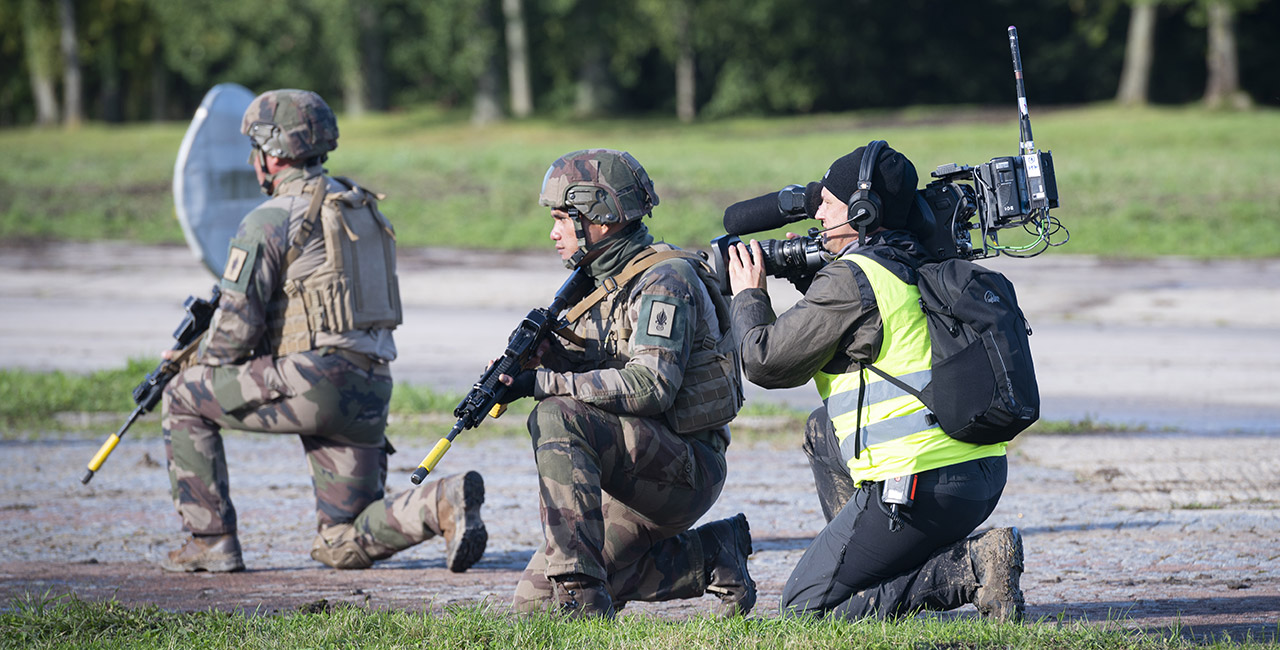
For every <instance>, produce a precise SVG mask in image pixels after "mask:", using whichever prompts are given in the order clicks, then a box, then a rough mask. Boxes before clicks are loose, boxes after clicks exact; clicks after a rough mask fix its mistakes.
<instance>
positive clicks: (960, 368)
mask: <svg viewBox="0 0 1280 650" xmlns="http://www.w3.org/2000/svg"><path fill="white" fill-rule="evenodd" d="M917 273H918V275H919V280H918V282H917V285H916V286H917V287H919V289H920V306H921V307H922V308H923V309H924V313H925V317H926V319H927V321H928V323H929V341H930V344H931V345H932V347H933V354H932V362H933V379H932V381H930V383H929V385H927V386H925V387H924V390H921V391H917V390H915V389H913V388H911V387H910V386H908V385H907V384H905V383H903V382H901V381H899V380H898V379H897V378H895V377H892V376H890V375H888V374H887V373H885V372H883V371H881V370H880V369H879V368H876V367H875V366H873V365H871V364H865V365H866V367H867V368H868V369H870V370H871V371H872V372H875V373H876V374H878V375H880V376H881V377H883V378H884V379H886V380H888V381H890V382H892V383H893V384H894V385H895V386H897V387H898V388H901V389H902V390H905V391H907V392H909V393H911V394H912V395H915V396H916V397H918V398H919V399H920V401H921V402H924V404H925V406H927V407H928V408H929V410H930V411H932V412H933V414H934V417H936V418H937V420H938V425H939V426H941V427H942V430H943V431H944V432H946V434H947V435H949V436H951V437H952V438H955V439H956V440H960V441H962V442H969V443H973V444H979V445H987V444H993V443H997V442H1007V441H1009V440H1012V439H1013V437H1014V436H1016V435H1018V434H1019V433H1021V432H1022V431H1023V430H1024V429H1026V428H1027V427H1029V426H1031V424H1032V423H1034V422H1035V421H1036V420H1038V419H1039V418H1040V389H1039V388H1038V387H1037V386H1036V371H1035V368H1034V367H1033V366H1032V363H1031V346H1030V342H1029V341H1028V340H1027V337H1028V336H1030V335H1031V328H1030V327H1029V326H1028V325H1027V320H1026V318H1025V317H1024V316H1023V315H1022V310H1021V309H1019V308H1018V298H1017V296H1016V295H1015V294H1014V290H1013V283H1012V282H1010V281H1009V279H1008V278H1006V277H1005V276H1004V275H1003V274H1001V273H998V272H996V271H992V270H991V269H988V268H985V267H982V266H979V265H977V264H975V263H973V262H970V261H968V260H962V259H948V260H943V261H941V262H930V263H927V264H923V265H921V266H920V267H919V268H918V269H917Z"/></svg>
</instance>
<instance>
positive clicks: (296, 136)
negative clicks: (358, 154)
mask: <svg viewBox="0 0 1280 650" xmlns="http://www.w3.org/2000/svg"><path fill="white" fill-rule="evenodd" d="M240 132H241V133H243V134H245V135H247V136H249V139H250V140H252V141H253V146H254V147H255V148H257V149H261V150H262V151H263V152H265V153H266V154H267V155H271V156H275V157H277V158H288V159H291V160H310V159H311V158H315V157H317V156H319V157H321V160H323V159H324V157H325V156H326V154H328V153H329V152H330V151H333V150H334V149H337V148H338V120H337V118H335V117H334V115H333V110H331V109H330V108H329V105H328V104H326V103H325V102H324V100H323V99H321V98H320V95H317V94H315V93H313V92H311V91H309V90H295V89H292V88H286V89H282V90H269V91H267V92H265V93H262V94H261V95H258V96H257V97H255V98H254V100H253V102H252V103H251V104H249V108H248V109H246V110H245V112H244V119H243V120H241V122H240Z"/></svg>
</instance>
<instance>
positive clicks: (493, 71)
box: [471, 55, 502, 124]
mask: <svg viewBox="0 0 1280 650" xmlns="http://www.w3.org/2000/svg"><path fill="white" fill-rule="evenodd" d="M498 77H499V73H498V61H497V57H496V55H491V56H489V57H487V58H486V60H485V65H484V70H483V71H481V73H480V76H479V77H478V78H477V79H476V96H475V102H474V104H473V105H472V107H471V123H472V124H490V123H493V122H497V121H498V120H500V119H502V104H501V102H499V101H498V85H499V81H498Z"/></svg>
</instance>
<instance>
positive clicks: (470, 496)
mask: <svg viewBox="0 0 1280 650" xmlns="http://www.w3.org/2000/svg"><path fill="white" fill-rule="evenodd" d="M483 503H484V479H483V478H481V477H480V474H479V473H478V472H467V473H466V474H463V475H461V476H451V477H449V478H446V479H441V481H440V485H439V487H438V488H437V492H436V517H437V520H438V521H439V522H440V534H441V535H443V536H444V555H445V560H444V562H445V566H446V567H448V568H449V570H450V571H453V572H454V573H462V572H463V571H466V570H467V569H469V568H471V565H473V564H475V563H476V562H479V561H480V556H482V555H484V548H485V546H486V545H487V544H488V543H489V531H487V530H485V527H484V522H483V521H481V520H480V505H481V504H483Z"/></svg>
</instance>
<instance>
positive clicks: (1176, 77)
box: [0, 0, 1280, 127]
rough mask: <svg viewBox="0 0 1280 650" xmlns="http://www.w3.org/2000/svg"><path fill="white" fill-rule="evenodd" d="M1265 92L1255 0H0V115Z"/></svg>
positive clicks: (1214, 99)
mask: <svg viewBox="0 0 1280 650" xmlns="http://www.w3.org/2000/svg"><path fill="white" fill-rule="evenodd" d="M1008 25H1016V26H1017V27H1018V31H1019V35H1020V37H1021V41H1022V43H1021V45H1022V47H1021V51H1022V58H1023V66H1024V70H1025V77H1026V80H1027V90H1028V95H1029V96H1030V101H1031V102H1032V104H1033V105H1038V104H1075V103H1086V102H1096V101H1107V100H1116V101H1118V102H1119V103H1121V104H1125V105H1131V104H1144V103H1148V102H1157V103H1188V102H1194V101H1204V102H1206V103H1207V104H1209V105H1211V106H1222V107H1235V108H1239V107H1246V106H1249V105H1251V104H1253V103H1262V104H1271V105H1280V66H1276V65H1275V63H1276V51H1277V50H1276V42H1277V37H1280V2H1277V1H1276V0H1043V1H1041V2H1021V1H1019V0H985V1H983V0H979V1H977V2H970V3H959V2H950V3H947V2H938V1H936V0H896V1H894V2H884V1H877V0H811V1H810V2H806V3H794V2H789V1H786V0H626V1H623V2H613V3H601V2H591V1H589V0H260V1H258V2H239V1H234V2H227V1H225V0H0V70H3V71H4V72H3V78H0V125H15V124H31V123H35V124H42V125H51V124H56V123H62V124H65V125H68V126H71V127H74V126H76V125H77V124H79V123H80V122H81V121H82V120H86V119H91V120H97V121H104V122H125V121H141V120H168V119H185V118H187V117H189V116H190V114H191V112H192V111H193V110H194V108H195V106H196V105H198V104H199V101H200V99H201V97H202V96H203V95H204V93H205V92H206V91H207V90H208V89H209V88H210V87H211V86H213V85H214V84H217V83H221V82H226V81H232V82H236V83H240V84H242V85H245V86H247V87H248V88H250V89H251V90H254V91H262V90H266V89H268V88H278V87H298V88H307V89H312V90H315V91H317V92H319V93H320V94H321V95H323V96H324V97H325V98H326V99H328V100H329V102H330V103H331V104H332V105H333V106H334V107H335V108H336V109H338V110H339V111H342V112H344V113H346V114H348V115H358V114H361V113H365V112H370V111H386V110H395V109H402V108H406V107H411V106H415V105H421V104H432V105H437V106H441V107H444V108H446V109H450V110H460V111H469V113H470V115H471V118H472V119H473V120H474V121H476V122H487V121H493V120H498V119H504V118H523V117H528V116H531V115H545V116H552V117H561V116H574V117H599V116H614V115H664V114H665V115H674V116H678V117H679V119H681V120H683V121H692V120H695V119H716V118H721V117H726V116H736V115H782V114H804V113H813V112H835V111H845V110H856V109H865V108H888V107H901V106H909V105H921V104H929V105H940V104H969V105H992V104H1004V103H1006V102H1011V101H1012V99H1013V96H1012V87H1013V83H1012V68H1011V58H1010V53H1009V47H1008V41H1007V40H1006V38H1005V28H1006V27H1007V26H1008Z"/></svg>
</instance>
